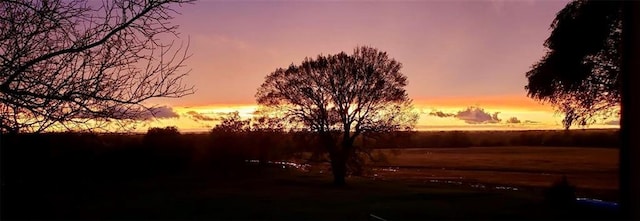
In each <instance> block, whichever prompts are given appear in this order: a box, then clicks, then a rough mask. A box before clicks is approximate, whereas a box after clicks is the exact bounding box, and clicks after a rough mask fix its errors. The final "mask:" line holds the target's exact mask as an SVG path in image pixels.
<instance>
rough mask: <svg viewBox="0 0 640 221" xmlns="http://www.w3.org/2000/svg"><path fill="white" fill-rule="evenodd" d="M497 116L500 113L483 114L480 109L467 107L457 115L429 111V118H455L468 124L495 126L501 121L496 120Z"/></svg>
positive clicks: (482, 110)
mask: <svg viewBox="0 0 640 221" xmlns="http://www.w3.org/2000/svg"><path fill="white" fill-rule="evenodd" d="M498 114H500V112H495V113H493V114H491V113H488V112H485V111H484V109H482V108H480V107H468V108H467V109H464V110H461V111H458V113H455V114H454V113H445V112H442V111H435V110H434V111H431V112H430V113H429V115H430V116H436V117H442V118H444V117H455V118H457V119H460V120H463V121H464V122H465V123H468V124H495V123H500V121H502V120H501V119H500V118H498Z"/></svg>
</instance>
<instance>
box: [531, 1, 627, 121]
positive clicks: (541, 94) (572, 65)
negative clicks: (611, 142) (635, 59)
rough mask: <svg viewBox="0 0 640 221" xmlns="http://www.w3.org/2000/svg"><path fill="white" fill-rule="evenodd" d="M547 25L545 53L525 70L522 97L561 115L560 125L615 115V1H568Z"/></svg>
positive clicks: (618, 14) (618, 34) (618, 24)
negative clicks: (526, 83)
mask: <svg viewBox="0 0 640 221" xmlns="http://www.w3.org/2000/svg"><path fill="white" fill-rule="evenodd" d="M551 28H552V29H553V31H552V32H551V35H550V36H549V38H548V39H547V40H546V41H545V43H544V46H545V47H547V49H548V51H547V54H546V55H545V56H544V57H543V58H542V60H540V61H539V62H538V63H536V64H535V65H533V66H532V69H531V70H530V71H529V72H527V74H526V76H527V78H528V80H529V83H528V85H527V86H525V89H526V90H527V92H528V96H529V97H531V98H534V99H536V100H539V101H542V102H546V103H550V104H551V105H553V106H554V107H555V108H556V110H557V111H559V112H562V113H564V114H565V118H564V120H563V124H564V127H565V128H566V129H569V127H571V126H572V125H582V126H585V125H588V124H592V123H594V122H595V120H596V119H597V118H598V117H605V118H606V117H609V116H611V115H619V112H618V111H617V108H616V107H617V106H618V105H619V104H620V90H621V83H620V64H621V63H620V62H621V60H620V59H621V58H620V56H621V53H622V50H621V49H622V48H621V47H622V43H621V42H622V4H621V2H616V1H588V0H578V1H573V2H570V3H569V4H567V6H565V8H563V9H562V10H561V11H560V12H558V14H557V16H556V18H555V20H554V21H553V23H552V24H551Z"/></svg>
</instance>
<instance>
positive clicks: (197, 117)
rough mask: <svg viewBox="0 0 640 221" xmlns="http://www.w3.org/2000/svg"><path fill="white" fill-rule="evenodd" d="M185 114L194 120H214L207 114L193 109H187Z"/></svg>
mask: <svg viewBox="0 0 640 221" xmlns="http://www.w3.org/2000/svg"><path fill="white" fill-rule="evenodd" d="M186 115H187V116H188V117H190V118H192V119H194V120H195V121H214V120H216V119H215V118H212V117H209V116H207V115H204V114H201V113H198V112H195V111H189V112H187V113H186Z"/></svg>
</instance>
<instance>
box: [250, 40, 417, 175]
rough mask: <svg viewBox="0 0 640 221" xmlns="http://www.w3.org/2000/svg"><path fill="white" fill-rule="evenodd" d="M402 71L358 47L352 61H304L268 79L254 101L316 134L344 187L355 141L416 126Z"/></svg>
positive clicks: (368, 49) (328, 58)
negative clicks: (373, 133)
mask: <svg viewBox="0 0 640 221" xmlns="http://www.w3.org/2000/svg"><path fill="white" fill-rule="evenodd" d="M401 67H402V65H401V64H400V63H399V62H397V61H396V60H394V59H391V58H389V56H388V55H387V53H386V52H381V51H378V50H377V49H375V48H371V47H358V48H356V49H355V50H354V52H353V54H351V55H348V54H346V53H344V52H342V53H339V54H336V55H327V56H322V55H320V56H318V57H317V58H315V59H312V58H305V59H304V61H303V62H302V63H301V64H300V65H293V64H292V65H291V66H289V67H288V68H286V69H283V68H279V69H277V70H276V71H275V72H273V73H271V74H269V75H268V76H267V77H266V79H265V82H264V83H263V84H262V85H261V86H260V88H259V89H258V92H257V94H256V98H257V101H258V103H259V104H261V105H265V106H268V107H271V108H280V109H281V110H282V111H284V112H285V116H286V118H287V119H288V120H289V121H291V122H298V123H300V124H302V125H304V126H305V127H306V128H308V129H309V130H311V131H314V132H316V133H317V134H318V135H319V137H320V140H321V141H322V142H323V145H324V146H326V150H327V152H328V153H329V157H330V159H331V164H332V171H333V174H334V178H335V182H336V184H344V181H345V180H344V177H345V175H346V166H345V165H346V163H347V161H348V160H349V159H350V158H351V157H353V156H354V155H355V152H356V151H357V148H356V147H354V145H353V143H354V141H355V139H356V137H358V136H359V135H361V134H362V133H365V132H376V131H378V132H379V131H395V130H405V129H411V128H412V127H413V126H414V125H415V122H416V120H417V115H416V114H413V113H412V112H411V100H410V99H409V98H408V96H407V93H406V91H405V89H404V87H405V86H406V85H407V78H406V76H404V75H403V74H402V73H401V72H400V68H401Z"/></svg>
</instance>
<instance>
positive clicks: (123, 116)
mask: <svg viewBox="0 0 640 221" xmlns="http://www.w3.org/2000/svg"><path fill="white" fill-rule="evenodd" d="M75 117H76V118H85V119H92V118H105V117H106V118H110V119H114V120H115V119H119V120H139V121H149V120H153V119H164V118H180V115H178V114H177V113H176V112H175V111H174V110H173V108H171V107H169V106H158V107H150V108H144V107H141V106H129V107H123V106H112V107H109V108H105V109H103V110H101V111H100V112H99V113H92V112H80V113H78V114H77V115H76V116H75Z"/></svg>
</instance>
